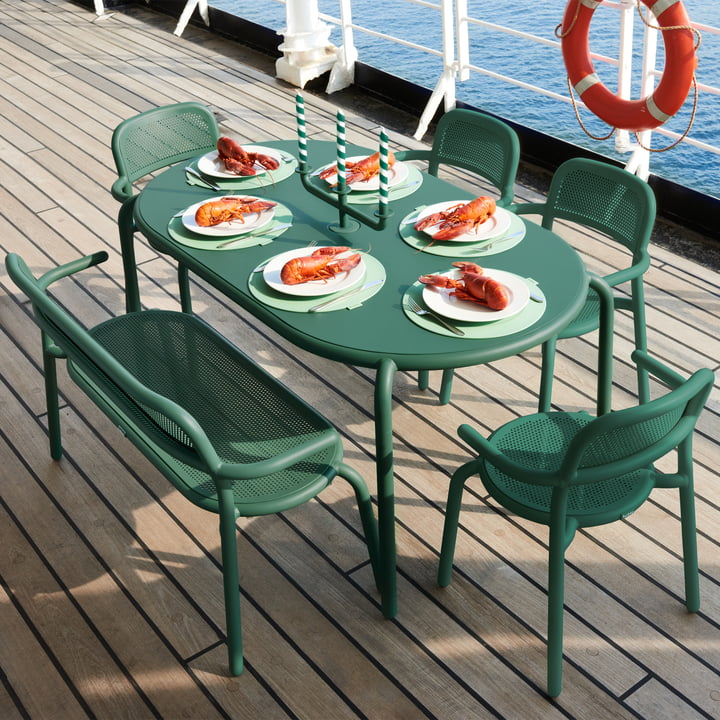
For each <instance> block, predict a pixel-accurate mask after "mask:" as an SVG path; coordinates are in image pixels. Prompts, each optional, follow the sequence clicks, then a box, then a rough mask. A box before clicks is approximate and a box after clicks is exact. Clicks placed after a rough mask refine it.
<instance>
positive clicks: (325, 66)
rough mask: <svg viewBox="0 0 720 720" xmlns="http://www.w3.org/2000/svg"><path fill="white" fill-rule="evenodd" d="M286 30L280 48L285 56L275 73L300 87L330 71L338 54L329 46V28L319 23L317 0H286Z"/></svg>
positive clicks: (276, 65) (280, 60) (278, 63)
mask: <svg viewBox="0 0 720 720" xmlns="http://www.w3.org/2000/svg"><path fill="white" fill-rule="evenodd" d="M285 13H286V20H287V27H286V28H285V29H284V30H282V31H281V34H282V35H283V36H284V38H285V41H284V42H283V43H282V44H281V45H279V46H278V50H280V51H282V53H283V56H282V57H281V58H278V60H277V62H276V63H275V73H276V74H277V76H278V77H279V78H280V79H281V80H287V82H289V83H292V84H293V85H296V86H298V87H304V86H305V83H306V82H307V81H308V80H312V79H313V78H316V77H318V76H319V75H322V73H324V72H325V71H326V70H330V69H331V68H332V66H333V65H334V64H335V61H336V60H337V52H336V48H335V46H334V45H332V44H331V43H330V27H328V25H327V23H324V22H322V21H321V20H320V14H319V12H318V4H317V0H287V2H286V4H285Z"/></svg>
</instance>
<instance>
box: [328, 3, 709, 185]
mask: <svg viewBox="0 0 720 720" xmlns="http://www.w3.org/2000/svg"><path fill="white" fill-rule="evenodd" d="M339 2H340V3H341V16H340V17H339V18H338V17H334V16H332V15H329V14H326V13H320V18H321V19H322V20H323V21H325V22H327V23H330V24H333V25H337V26H338V27H339V28H340V29H341V32H342V37H343V45H344V48H343V49H342V50H341V52H339V57H340V58H342V57H345V58H350V59H351V62H354V60H355V59H356V58H357V59H359V60H362V57H359V56H358V53H357V50H356V48H355V44H354V40H353V32H358V33H362V34H364V35H367V36H371V37H375V38H378V39H381V40H383V41H386V42H389V43H393V44H396V45H400V46H404V47H409V48H412V49H413V50H417V51H420V52H423V53H425V54H427V55H428V56H432V57H434V58H436V59H437V63H438V76H437V81H436V83H435V86H434V89H433V91H432V93H431V96H430V98H429V100H428V102H427V104H426V106H425V109H424V111H423V113H422V114H421V117H420V120H419V122H418V126H417V129H416V131H415V133H414V137H415V139H418V140H419V139H421V138H422V137H423V136H424V135H425V134H426V132H427V130H428V128H429V126H430V123H431V122H432V119H433V117H434V116H435V114H436V112H437V110H438V108H439V107H440V104H441V103H442V104H443V106H444V109H445V110H446V111H447V110H448V109H450V108H452V107H454V106H455V103H456V95H457V83H458V82H460V83H462V82H465V81H467V80H469V79H470V78H471V77H472V75H480V76H484V77H487V78H492V79H495V80H498V81H501V82H503V83H507V84H508V85H512V86H515V87H519V88H523V89H524V90H527V91H530V92H533V93H536V94H539V95H544V96H546V97H550V98H552V99H553V100H556V101H558V102H561V103H565V104H572V103H573V99H572V98H571V97H570V94H569V92H568V93H560V92H556V91H553V90H551V89H548V88H544V87H541V86H539V85H536V84H534V83H533V82H529V81H528V79H527V78H515V77H510V76H508V75H504V74H502V73H497V72H495V71H493V70H490V69H488V68H484V67H482V66H479V65H476V64H474V63H473V62H472V44H471V42H470V40H471V33H475V32H476V31H477V30H480V31H492V32H500V33H505V34H507V35H508V36H514V37H518V38H521V39H522V40H523V41H527V42H528V43H534V44H536V45H538V46H543V47H545V48H547V51H548V52H550V53H553V55H557V54H559V53H560V52H561V43H560V41H559V40H558V39H557V38H555V37H552V38H547V37H541V36H539V35H536V34H533V33H528V32H523V31H520V30H516V29H513V28H509V27H505V26H502V25H498V24H495V23H491V22H488V21H486V20H483V19H481V18H477V17H473V16H471V15H470V14H469V13H468V8H467V0H441V2H440V3H433V2H427V1H426V0H405V2H407V3H409V4H412V5H419V6H422V7H424V8H430V9H432V10H435V11H437V12H438V14H439V24H440V26H441V28H442V34H441V43H440V47H435V48H433V47H429V46H427V45H423V44H420V43H415V42H409V41H407V40H403V39H401V38H398V37H395V36H393V35H392V34H391V33H389V32H378V31H376V30H372V29H370V28H367V27H364V26H362V25H359V24H357V23H354V22H353V21H352V15H351V6H350V3H351V0H339ZM602 8H603V9H606V8H609V9H612V10H619V11H620V12H621V21H620V48H619V52H618V57H617V58H612V57H608V56H606V55H602V54H599V53H595V52H593V53H591V57H592V59H593V61H594V62H596V63H603V64H606V65H610V66H613V67H615V68H617V73H618V94H619V96H620V97H622V98H630V97H631V83H632V82H633V80H634V74H633V62H635V61H637V55H636V52H635V48H634V44H635V43H636V40H635V35H634V22H635V20H636V18H635V16H636V13H637V8H636V0H605V2H604V3H603V5H602ZM650 17H652V16H650ZM693 27H694V28H695V29H696V30H698V31H699V32H700V33H703V34H705V33H707V34H715V35H720V28H716V27H713V26H710V25H706V24H702V23H695V22H693ZM658 34H659V32H658V30H656V29H655V28H652V27H647V26H646V27H645V28H644V33H643V48H642V54H641V58H640V59H641V63H642V67H641V70H640V88H641V92H642V95H643V96H646V95H649V94H650V93H651V92H652V89H653V87H654V84H655V82H656V80H657V78H659V77H660V76H661V74H662V70H661V69H658V68H657V67H656V54H657V39H658ZM348 44H349V47H350V49H351V50H352V52H348V51H347V46H348ZM551 60H552V61H553V62H554V61H555V57H553V58H552V59H551ZM345 70H346V73H345V76H352V69H351V68H346V69H345ZM334 89H338V88H333V87H332V86H329V87H328V91H329V92H332V91H333V90H334ZM697 92H698V95H699V96H700V97H701V98H702V95H703V93H707V94H712V95H720V88H718V87H716V86H713V85H709V84H705V83H701V82H698V83H697ZM574 102H575V104H576V107H577V108H578V111H582V110H583V109H585V105H584V103H583V102H582V100H580V99H579V98H576V99H575V100H574ZM653 132H655V133H657V134H659V135H662V136H665V137H666V138H667V139H668V144H669V145H672V144H673V143H676V142H678V141H680V140H682V141H683V142H685V143H687V144H689V145H693V146H695V147H697V148H699V149H700V150H702V151H705V152H710V153H714V154H720V147H718V146H717V145H713V144H711V143H708V142H705V141H703V140H701V139H698V138H696V137H693V135H692V134H691V133H678V132H676V131H673V130H670V129H668V128H666V127H665V126H661V127H659V128H655V129H654V130H646V131H644V132H641V133H639V134H638V135H637V138H636V139H635V140H634V141H633V137H632V134H631V133H629V132H628V131H626V130H621V131H618V132H617V133H616V136H615V148H616V150H617V151H618V152H621V153H630V157H629V159H628V161H627V163H626V167H627V169H628V170H630V171H631V172H634V173H636V174H638V175H640V176H641V177H644V178H647V177H648V175H649V172H650V159H651V157H652V154H653V152H657V151H653V150H651V149H650V148H651V139H652V133H653ZM548 133H549V134H551V135H552V134H553V132H552V128H549V129H548Z"/></svg>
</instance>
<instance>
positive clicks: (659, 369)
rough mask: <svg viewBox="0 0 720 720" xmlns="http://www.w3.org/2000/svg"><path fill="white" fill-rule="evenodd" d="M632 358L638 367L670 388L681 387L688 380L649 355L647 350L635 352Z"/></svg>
mask: <svg viewBox="0 0 720 720" xmlns="http://www.w3.org/2000/svg"><path fill="white" fill-rule="evenodd" d="M630 357H631V358H632V360H633V362H634V363H635V364H636V365H639V366H640V367H643V368H644V369H645V370H647V371H648V372H649V373H651V374H652V375H654V376H655V377H656V378H658V379H659V380H662V382H664V383H665V384H666V385H667V386H668V387H671V388H673V389H674V388H677V387H680V385H682V384H683V383H684V382H685V380H686V378H684V377H683V376H682V375H680V373H678V372H676V371H675V370H672V369H671V368H669V367H668V366H667V365H665V364H664V363H661V362H660V361H659V360H657V359H656V358H654V357H652V356H650V355H648V353H647V352H646V351H645V350H633V352H632V355H631V356H630Z"/></svg>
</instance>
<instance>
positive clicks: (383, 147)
mask: <svg viewBox="0 0 720 720" xmlns="http://www.w3.org/2000/svg"><path fill="white" fill-rule="evenodd" d="M389 170H390V166H389V164H388V136H387V133H386V132H385V130H384V129H383V128H380V194H379V197H380V207H379V208H378V209H379V210H380V213H381V214H382V211H383V210H385V209H387V204H388V175H389Z"/></svg>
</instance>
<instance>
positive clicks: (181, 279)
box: [178, 263, 192, 314]
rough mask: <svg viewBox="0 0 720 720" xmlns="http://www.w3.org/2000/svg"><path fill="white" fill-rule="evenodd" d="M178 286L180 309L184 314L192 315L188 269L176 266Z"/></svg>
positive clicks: (179, 265) (183, 266) (180, 264)
mask: <svg viewBox="0 0 720 720" xmlns="http://www.w3.org/2000/svg"><path fill="white" fill-rule="evenodd" d="M178 285H179V286H180V307H181V308H182V311H183V312H184V313H189V314H192V296H191V295H190V279H189V277H188V269H187V267H186V266H185V265H183V264H182V263H179V264H178Z"/></svg>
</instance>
